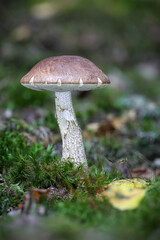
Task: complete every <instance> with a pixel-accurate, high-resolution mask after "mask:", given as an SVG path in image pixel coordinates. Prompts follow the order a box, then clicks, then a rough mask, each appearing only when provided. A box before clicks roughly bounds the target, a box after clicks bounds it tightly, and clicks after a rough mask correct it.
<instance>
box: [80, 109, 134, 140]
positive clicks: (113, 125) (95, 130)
mask: <svg viewBox="0 0 160 240" xmlns="http://www.w3.org/2000/svg"><path fill="white" fill-rule="evenodd" d="M136 117H137V113H136V111H135V110H133V109H131V110H129V111H127V112H124V114H123V115H122V116H120V117H119V116H118V117H117V116H115V115H114V114H109V115H108V116H107V117H106V119H105V120H103V121H101V122H95V123H90V124H88V125H87V127H86V131H84V137H86V138H87V139H89V133H90V134H91V135H92V134H96V135H97V136H98V137H101V136H105V135H106V134H108V133H112V132H114V131H121V129H122V128H123V127H124V125H125V124H126V123H127V122H130V121H134V120H135V119H136Z"/></svg>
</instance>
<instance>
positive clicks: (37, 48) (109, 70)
mask: <svg viewBox="0 0 160 240" xmlns="http://www.w3.org/2000/svg"><path fill="white" fill-rule="evenodd" d="M159 9H160V2H159V0H145V1H144V0H130V1H127V0H115V1H113V0H54V1H38V0H28V1H24V0H19V1H18V0H15V1H12V0H8V1H4V0H2V1H1V4H0V29H1V31H0V46H1V47H0V51H1V61H0V79H1V82H0V92H1V101H0V111H1V113H2V112H3V110H4V109H6V108H7V109H8V108H9V109H13V110H15V109H17V108H21V107H26V106H30V105H32V106H33V105H39V106H40V104H42V105H45V104H46V102H48V101H50V100H51V99H52V96H51V94H48V93H37V92H36V93H35V92H34V91H30V90H28V89H24V88H23V87H21V86H20V84H19V80H20V79H21V77H22V76H23V75H24V74H26V73H27V71H28V70H29V69H30V68H31V67H32V66H33V65H34V64H35V63H37V62H38V61H39V60H41V59H43V58H45V57H49V56H56V55H80V56H83V57H87V58H89V59H90V60H91V61H93V62H94V63H95V64H97V65H98V66H99V67H100V68H101V69H102V70H103V71H104V72H105V73H106V74H108V75H109V76H110V78H111V82H112V87H110V88H113V89H116V90H118V91H123V92H124V93H125V94H128V93H135V92H136V93H140V94H141V93H143V94H144V95H145V96H147V97H148V96H149V97H151V98H153V99H155V100H156V101H159V91H160V81H159V76H160V70H159V66H160V60H159V55H160V44H159V43H160V14H159ZM106 91H108V90H106ZM109 91H110V90H109ZM111 91H112V90H111ZM99 94H100V93H99ZM100 95H101V94H100ZM113 99H114V97H113Z"/></svg>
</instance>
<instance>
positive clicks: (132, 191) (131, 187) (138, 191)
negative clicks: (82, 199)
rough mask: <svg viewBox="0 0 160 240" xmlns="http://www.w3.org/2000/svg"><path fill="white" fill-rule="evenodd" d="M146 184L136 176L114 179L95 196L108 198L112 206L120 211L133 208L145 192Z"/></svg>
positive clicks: (137, 204)
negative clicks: (133, 177)
mask: <svg viewBox="0 0 160 240" xmlns="http://www.w3.org/2000/svg"><path fill="white" fill-rule="evenodd" d="M147 184H148V183H147V182H146V181H144V180H142V179H137V178H135V179H127V180H118V181H114V182H112V183H110V184H108V185H107V186H106V189H105V190H103V191H102V192H101V193H98V194H97V197H98V198H99V199H101V200H103V199H108V200H109V202H110V203H111V204H112V206H113V207H115V208H117V209H119V210H121V211H124V210H131V209H135V208H137V207H138V206H139V204H140V202H141V200H142V199H143V198H144V196H145V194H146V191H147V190H146V186H147Z"/></svg>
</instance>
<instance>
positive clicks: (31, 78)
mask: <svg viewBox="0 0 160 240" xmlns="http://www.w3.org/2000/svg"><path fill="white" fill-rule="evenodd" d="M109 83H110V80H109V79H108V77H107V76H106V75H105V74H104V73H103V72H102V71H101V70H100V69H99V68H98V67H97V66H96V65H95V64H94V63H92V62H91V61H89V60H88V59H86V58H82V57H79V56H59V57H50V58H46V59H44V60H42V61H40V62H39V63H37V64H36V65H35V66H34V67H33V68H32V69H31V70H30V71H29V72H28V73H27V74H26V75H25V76H24V77H23V78H22V79H21V84H22V85H23V86H25V87H28V88H31V89H34V90H48V91H74V90H78V91H88V90H92V89H96V88H103V87H106V85H107V84H109Z"/></svg>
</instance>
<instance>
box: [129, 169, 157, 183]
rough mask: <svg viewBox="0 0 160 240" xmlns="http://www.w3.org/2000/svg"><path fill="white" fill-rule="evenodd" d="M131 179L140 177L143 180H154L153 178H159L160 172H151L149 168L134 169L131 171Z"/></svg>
mask: <svg viewBox="0 0 160 240" xmlns="http://www.w3.org/2000/svg"><path fill="white" fill-rule="evenodd" d="M131 174H132V176H133V177H138V178H139V177H140V178H145V179H148V180H150V179H152V178H153V179H155V177H160V170H153V169H151V168H143V167H140V168H135V169H133V170H132V171H131Z"/></svg>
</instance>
